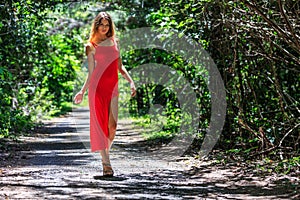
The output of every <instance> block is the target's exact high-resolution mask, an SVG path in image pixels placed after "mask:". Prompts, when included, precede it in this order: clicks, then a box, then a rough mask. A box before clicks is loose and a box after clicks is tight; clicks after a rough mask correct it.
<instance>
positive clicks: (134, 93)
mask: <svg viewBox="0 0 300 200" xmlns="http://www.w3.org/2000/svg"><path fill="white" fill-rule="evenodd" d="M130 89H131V96H132V97H134V96H135V95H136V88H135V85H134V82H132V83H130Z"/></svg>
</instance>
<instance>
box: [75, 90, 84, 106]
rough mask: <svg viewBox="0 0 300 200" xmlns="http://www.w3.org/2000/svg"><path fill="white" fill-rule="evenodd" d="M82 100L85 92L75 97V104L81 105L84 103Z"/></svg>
mask: <svg viewBox="0 0 300 200" xmlns="http://www.w3.org/2000/svg"><path fill="white" fill-rule="evenodd" d="M82 99H83V92H82V91H80V92H78V93H77V94H76V95H75V97H74V103H75V104H80V103H81V102H82Z"/></svg>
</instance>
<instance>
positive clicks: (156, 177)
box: [0, 109, 300, 200]
mask: <svg viewBox="0 0 300 200" xmlns="http://www.w3.org/2000/svg"><path fill="white" fill-rule="evenodd" d="M139 132H140V130H139V129H138V128H137V127H132V124H131V123H130V122H128V121H124V120H120V121H119V125H118V131H117V137H116V140H115V143H114V145H113V149H112V153H111V154H112V155H111V156H112V157H111V159H112V165H113V167H114V169H115V174H116V176H115V177H113V178H103V177H101V176H100V175H101V170H102V169H101V162H100V156H98V155H97V154H93V153H90V152H89V149H88V134H87V133H88V110H87V109H77V110H76V111H75V112H74V115H73V116H69V117H66V118H57V119H54V120H52V121H51V122H49V123H47V126H46V127H45V128H44V129H42V131H41V132H40V133H39V134H37V135H35V136H34V137H24V141H25V142H26V143H27V144H26V145H29V146H30V148H31V149H32V150H31V151H22V152H20V155H19V156H18V157H19V158H20V159H19V161H18V162H17V163H15V164H12V165H11V166H4V165H1V170H0V199H68V200H69V199H244V200H245V199H296V198H300V196H299V183H298V181H299V179H298V178H297V177H294V178H293V177H285V176H274V175H272V176H267V177H260V175H259V174H257V173H254V172H253V171H251V170H250V169H249V168H247V167H246V165H240V166H239V167H237V166H236V165H234V166H233V165H228V166H223V167H222V166H218V165H215V164H210V163H208V162H201V163H199V162H197V163H196V165H197V168H195V167H191V165H188V163H190V164H191V163H193V165H195V162H196V161H195V162H193V161H192V159H188V160H182V159H180V158H174V159H173V161H172V162H170V161H169V162H168V161H165V160H163V159H160V160H159V159H155V158H152V157H149V156H147V155H148V154H146V153H145V148H146V147H145V146H144V145H145V142H143V138H142V137H141V136H140V135H139ZM24 145H25V144H24Z"/></svg>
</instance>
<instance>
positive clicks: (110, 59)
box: [74, 12, 136, 176]
mask: <svg viewBox="0 0 300 200" xmlns="http://www.w3.org/2000/svg"><path fill="white" fill-rule="evenodd" d="M85 52H86V55H87V60H88V76H87V78H86V81H85V83H84V85H83V86H82V89H81V90H80V91H79V92H78V93H77V94H76V95H75V97H74V102H75V103H76V104H79V103H81V102H82V98H83V95H84V93H85V91H86V90H87V88H89V91H88V97H89V107H90V142H91V151H92V152H95V151H100V154H101V157H102V165H103V176H113V174H114V171H113V169H112V167H111V164H110V159H109V150H110V147H111V145H112V142H113V140H114V137H115V135H116V128H117V119H118V71H119V72H120V73H121V74H122V76H123V77H124V78H125V79H126V80H127V81H128V82H129V83H130V87H131V96H135V94H136V89H135V85H134V82H133V80H132V79H131V77H130V75H129V74H128V72H127V70H126V69H125V67H124V66H123V65H122V61H121V58H120V53H119V49H118V45H117V42H116V38H115V29H114V23H113V21H112V19H111V17H110V15H109V14H108V13H106V12H100V13H99V14H98V15H97V17H96V18H95V19H94V21H93V23H92V27H91V32H90V38H89V42H88V44H87V45H86V49H85Z"/></svg>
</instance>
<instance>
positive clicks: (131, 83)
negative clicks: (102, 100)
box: [118, 58, 136, 97]
mask: <svg viewBox="0 0 300 200" xmlns="http://www.w3.org/2000/svg"><path fill="white" fill-rule="evenodd" d="M118 67H119V72H120V73H121V74H122V76H123V77H124V78H125V79H126V80H127V81H128V82H129V83H130V89H131V96H132V97H134V96H135V95H136V88H135V85H134V82H133V80H132V78H131V77H130V75H129V73H128V71H127V70H126V68H125V67H124V65H123V63H122V59H121V58H119V63H118Z"/></svg>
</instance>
